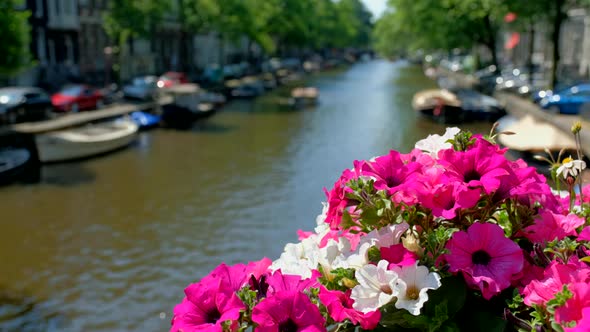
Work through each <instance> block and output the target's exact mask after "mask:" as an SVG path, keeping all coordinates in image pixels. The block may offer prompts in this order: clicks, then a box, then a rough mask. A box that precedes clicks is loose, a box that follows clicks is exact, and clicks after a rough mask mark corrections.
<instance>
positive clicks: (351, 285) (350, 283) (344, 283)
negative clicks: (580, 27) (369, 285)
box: [340, 278, 357, 288]
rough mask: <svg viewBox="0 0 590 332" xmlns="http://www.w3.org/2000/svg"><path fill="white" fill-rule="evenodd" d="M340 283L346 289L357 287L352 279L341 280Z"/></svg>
mask: <svg viewBox="0 0 590 332" xmlns="http://www.w3.org/2000/svg"><path fill="white" fill-rule="evenodd" d="M340 283H341V284H342V286H344V287H346V288H354V286H356V285H357V283H356V281H354V280H352V279H348V278H342V279H341V280H340Z"/></svg>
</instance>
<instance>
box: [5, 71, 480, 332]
mask: <svg viewBox="0 0 590 332" xmlns="http://www.w3.org/2000/svg"><path fill="white" fill-rule="evenodd" d="M307 84H310V85H314V86H316V87H318V88H319V91H320V103H319V105H318V106H317V107H315V108H311V109H305V110H300V111H291V110H288V109H284V108H283V107H281V106H277V104H278V103H277V102H279V101H280V96H279V95H278V93H273V94H270V95H268V96H265V97H264V98H261V99H258V100H256V101H236V102H231V103H229V104H228V105H227V106H226V107H225V108H224V109H223V111H222V112H220V113H218V114H217V115H215V116H214V117H213V118H211V119H209V120H208V121H207V122H204V123H202V124H199V125H197V126H195V128H193V129H192V130H189V131H174V130H164V129H158V130H154V131H151V132H147V133H143V134H142V135H141V136H140V137H139V140H138V141H137V143H136V144H134V145H133V146H131V147H130V148H129V149H126V150H123V151H120V152H116V153H113V154H110V155H107V156H104V157H101V158H97V159H90V160H86V161H83V162H76V163H68V164H58V165H50V166H44V167H43V168H42V169H41V181H40V183H37V184H32V185H12V186H8V187H2V188H0V211H1V212H0V224H1V225H0V227H1V228H0V331H164V330H166V329H167V328H168V327H169V322H170V318H171V312H172V309H173V307H174V305H175V304H176V303H178V302H179V301H181V299H182V297H183V289H184V287H185V286H186V285H187V284H189V283H190V282H193V281H196V280H197V279H199V278H200V277H202V276H204V275H205V274H207V273H208V272H209V271H210V270H211V269H213V268H214V267H215V266H216V265H217V264H219V263H220V262H222V261H223V262H227V263H229V264H232V263H237V262H247V261H249V260H258V259H260V258H262V257H264V256H266V257H269V258H271V259H276V258H277V257H278V256H279V255H280V253H281V251H282V249H283V246H284V244H285V243H287V242H294V241H296V240H297V236H296V231H297V230H298V229H304V230H311V229H313V227H314V223H315V221H314V220H315V216H316V215H317V214H319V213H320V211H321V207H322V206H321V202H322V201H323V200H324V193H323V190H322V189H323V188H324V187H330V186H331V185H332V184H333V183H334V181H335V180H336V179H337V177H338V176H339V175H340V173H341V172H342V170H343V169H345V168H348V167H351V166H352V162H353V160H355V159H367V158H371V157H373V156H376V155H382V154H385V153H387V152H388V151H389V150H390V149H396V150H400V151H403V152H408V151H409V150H410V149H411V148H412V147H413V145H414V142H415V141H416V140H418V139H420V138H423V137H425V136H427V135H428V134H429V133H443V132H444V129H445V128H444V126H442V125H439V124H435V123H432V122H430V121H428V120H426V119H423V118H421V117H420V116H417V115H416V114H415V113H414V112H413V111H412V109H411V106H410V102H411V98H412V96H413V94H414V93H415V92H416V91H418V90H421V89H424V88H429V87H433V86H434V83H433V82H431V81H430V80H429V79H427V78H426V77H424V75H423V74H422V71H421V69H420V68H419V67H416V66H412V65H409V64H407V63H404V62H395V63H392V62H387V61H382V60H375V61H370V62H363V63H358V64H355V65H353V66H351V67H349V68H346V69H344V70H340V71H336V72H331V73H325V74H320V75H317V76H314V77H310V78H308V81H307ZM490 127H491V126H490V124H488V123H481V124H471V125H469V126H468V127H467V128H469V129H471V130H473V131H475V132H488V131H489V129H490Z"/></svg>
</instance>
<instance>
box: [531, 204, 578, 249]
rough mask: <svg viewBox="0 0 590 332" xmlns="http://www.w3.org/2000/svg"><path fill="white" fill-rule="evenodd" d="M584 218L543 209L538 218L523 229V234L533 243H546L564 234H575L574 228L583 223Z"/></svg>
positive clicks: (564, 235) (562, 236)
mask: <svg viewBox="0 0 590 332" xmlns="http://www.w3.org/2000/svg"><path fill="white" fill-rule="evenodd" d="M584 222H585V220H584V218H581V217H578V216H577V215H575V214H573V213H570V214H568V215H567V216H564V215H561V214H555V213H553V212H551V211H543V212H541V214H540V215H539V219H537V220H536V221H535V223H534V224H533V225H531V226H528V227H527V228H525V229H524V230H523V234H524V236H525V237H526V238H527V239H529V240H531V241H532V242H534V243H546V242H550V241H553V240H555V239H558V240H562V239H563V238H565V237H566V236H570V235H577V232H576V228H578V227H580V226H582V225H583V224H584Z"/></svg>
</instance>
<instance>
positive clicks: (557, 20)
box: [550, 0, 565, 89]
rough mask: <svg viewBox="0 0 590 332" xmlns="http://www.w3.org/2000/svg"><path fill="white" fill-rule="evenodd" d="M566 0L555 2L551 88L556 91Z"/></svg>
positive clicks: (556, 0)
mask: <svg viewBox="0 0 590 332" xmlns="http://www.w3.org/2000/svg"><path fill="white" fill-rule="evenodd" d="M564 3H565V0H555V17H554V19H553V33H552V34H551V42H552V43H553V45H552V46H553V54H552V55H553V58H552V60H553V61H552V64H551V79H550V83H551V88H552V89H555V86H556V85H557V69H558V68H559V60H560V52H559V37H560V33H561V25H562V23H563V21H564V19H565V14H564V13H563V6H564Z"/></svg>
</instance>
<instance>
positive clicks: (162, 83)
mask: <svg viewBox="0 0 590 332" xmlns="http://www.w3.org/2000/svg"><path fill="white" fill-rule="evenodd" d="M184 83H190V81H189V79H188V76H186V74H185V73H181V72H176V71H169V72H167V73H165V74H163V75H162V76H160V78H159V79H158V87H159V88H167V87H171V86H173V85H177V84H184Z"/></svg>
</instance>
